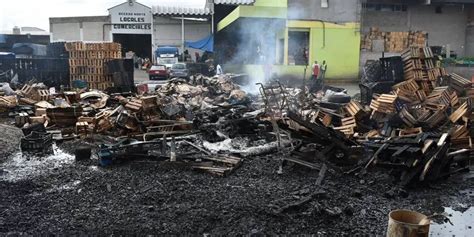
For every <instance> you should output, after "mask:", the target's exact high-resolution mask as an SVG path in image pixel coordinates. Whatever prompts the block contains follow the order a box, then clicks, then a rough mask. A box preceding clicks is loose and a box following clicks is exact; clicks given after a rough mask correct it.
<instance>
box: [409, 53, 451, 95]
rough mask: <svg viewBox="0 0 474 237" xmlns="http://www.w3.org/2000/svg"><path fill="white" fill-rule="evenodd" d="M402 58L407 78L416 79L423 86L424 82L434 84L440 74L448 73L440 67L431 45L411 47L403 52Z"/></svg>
mask: <svg viewBox="0 0 474 237" xmlns="http://www.w3.org/2000/svg"><path fill="white" fill-rule="evenodd" d="M402 58H403V62H404V71H405V79H406V80H415V81H417V82H418V83H420V86H422V87H423V85H422V84H427V83H428V84H433V83H434V82H435V81H436V80H437V79H438V78H439V77H440V76H445V75H446V71H445V70H444V69H443V68H441V67H439V63H437V61H436V60H435V58H434V55H433V52H432V51H431V48H429V47H416V46H412V47H409V48H408V49H406V50H404V51H403V52H402ZM428 84H427V85H428ZM425 87H426V85H425ZM428 93H429V91H428Z"/></svg>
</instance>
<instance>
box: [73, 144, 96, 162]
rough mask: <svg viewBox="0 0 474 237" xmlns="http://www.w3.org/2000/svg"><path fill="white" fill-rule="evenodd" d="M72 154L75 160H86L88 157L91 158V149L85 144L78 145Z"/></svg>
mask: <svg viewBox="0 0 474 237" xmlns="http://www.w3.org/2000/svg"><path fill="white" fill-rule="evenodd" d="M74 155H75V157H76V160H77V161H80V160H88V159H90V158H91V155H92V149H91V148H90V147H87V146H82V147H78V148H77V149H76V150H75V151H74Z"/></svg>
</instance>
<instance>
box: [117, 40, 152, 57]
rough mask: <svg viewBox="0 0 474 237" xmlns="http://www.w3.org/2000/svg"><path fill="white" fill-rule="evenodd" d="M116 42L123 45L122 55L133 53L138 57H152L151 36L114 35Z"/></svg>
mask: <svg viewBox="0 0 474 237" xmlns="http://www.w3.org/2000/svg"><path fill="white" fill-rule="evenodd" d="M113 37H114V38H113V39H114V42H116V43H120V44H121V45H122V55H125V53H126V52H129V51H133V52H135V54H136V55H137V56H138V57H141V58H150V59H151V58H152V57H151V35H146V34H113Z"/></svg>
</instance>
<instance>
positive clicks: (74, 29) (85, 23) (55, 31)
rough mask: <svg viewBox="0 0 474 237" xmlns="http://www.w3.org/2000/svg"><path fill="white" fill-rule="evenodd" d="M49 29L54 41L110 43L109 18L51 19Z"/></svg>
mask: <svg viewBox="0 0 474 237" xmlns="http://www.w3.org/2000/svg"><path fill="white" fill-rule="evenodd" d="M49 28H50V29H49V30H50V32H51V33H52V35H53V36H52V40H53V41H59V40H66V41H79V40H84V41H110V33H109V32H110V28H111V27H110V22H109V17H108V16H90V17H56V18H50V19H49ZM81 28H82V37H81Z"/></svg>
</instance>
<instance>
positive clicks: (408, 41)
mask: <svg viewBox="0 0 474 237" xmlns="http://www.w3.org/2000/svg"><path fill="white" fill-rule="evenodd" d="M374 40H384V48H385V52H394V53H399V52H402V51H403V50H404V49H406V48H407V47H409V46H417V47H424V46H425V45H426V32H424V31H403V32H383V31H381V30H380V29H379V28H377V27H371V28H370V31H369V33H368V34H366V35H365V36H364V37H363V38H362V43H361V48H362V49H365V50H372V47H373V42H374Z"/></svg>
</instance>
